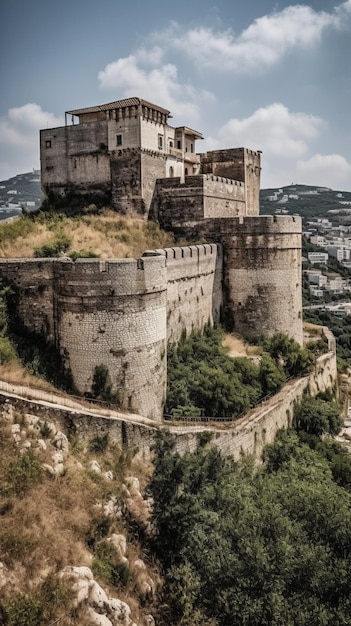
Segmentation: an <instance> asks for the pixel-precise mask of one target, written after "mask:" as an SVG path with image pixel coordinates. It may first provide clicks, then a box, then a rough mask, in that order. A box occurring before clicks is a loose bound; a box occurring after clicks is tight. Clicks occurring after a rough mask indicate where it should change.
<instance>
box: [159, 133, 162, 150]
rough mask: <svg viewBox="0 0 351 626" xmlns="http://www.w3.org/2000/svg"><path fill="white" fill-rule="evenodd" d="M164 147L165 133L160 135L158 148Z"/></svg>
mask: <svg viewBox="0 0 351 626" xmlns="http://www.w3.org/2000/svg"><path fill="white" fill-rule="evenodd" d="M162 148H163V135H159V136H158V149H159V150H162Z"/></svg>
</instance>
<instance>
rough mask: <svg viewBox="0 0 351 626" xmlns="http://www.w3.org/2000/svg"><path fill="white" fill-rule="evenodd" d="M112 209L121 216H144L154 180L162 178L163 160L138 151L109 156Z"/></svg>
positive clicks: (152, 154)
mask: <svg viewBox="0 0 351 626" xmlns="http://www.w3.org/2000/svg"><path fill="white" fill-rule="evenodd" d="M110 158H111V188H112V206H113V207H114V209H115V210H117V211H118V212H119V213H122V214H131V215H133V214H139V215H147V214H148V212H149V209H150V204H151V201H152V197H153V193H154V186H155V179H156V178H158V177H162V176H165V172H166V157H165V155H164V154H162V153H157V152H155V151H151V150H141V149H140V148H135V149H126V150H124V149H123V150H118V149H116V150H115V151H114V152H113V153H112V154H111V157H110Z"/></svg>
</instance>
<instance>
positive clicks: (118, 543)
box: [109, 533, 127, 556]
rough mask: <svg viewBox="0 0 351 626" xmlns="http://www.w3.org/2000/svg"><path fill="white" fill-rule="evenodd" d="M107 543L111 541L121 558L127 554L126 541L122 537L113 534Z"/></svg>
mask: <svg viewBox="0 0 351 626" xmlns="http://www.w3.org/2000/svg"><path fill="white" fill-rule="evenodd" d="M109 541H111V543H112V544H113V545H114V546H115V548H117V550H118V551H119V553H120V554H121V555H122V556H125V554H126V552H127V539H126V538H125V536H124V535H121V534H117V533H113V535H111V537H110V538H109Z"/></svg>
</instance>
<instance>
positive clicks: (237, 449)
mask: <svg viewBox="0 0 351 626" xmlns="http://www.w3.org/2000/svg"><path fill="white" fill-rule="evenodd" d="M336 383H337V366H336V354H335V351H331V352H328V353H327V354H324V355H322V356H321V357H319V358H318V359H317V363H316V366H315V369H314V371H313V372H312V373H311V374H310V376H305V377H304V378H301V379H297V380H293V381H289V382H288V383H287V384H286V385H284V387H283V389H282V390H281V391H280V392H279V393H278V394H276V395H275V396H272V397H271V398H270V399H269V400H267V401H265V402H263V403H261V404H260V405H258V406H257V407H256V408H255V409H252V410H251V411H250V412H249V413H247V414H246V415H245V416H244V417H243V418H241V419H240V420H238V421H236V422H235V423H234V424H229V423H226V424H225V425H221V424H215V423H214V422H212V423H211V424H198V425H196V426H194V425H191V424H189V425H178V426H175V425H170V424H168V425H167V424H163V425H162V426H160V427H161V428H162V429H164V430H167V431H170V432H171V433H172V435H173V436H174V437H175V441H176V450H177V451H178V452H179V453H181V454H182V453H184V452H185V451H194V450H195V448H196V446H197V442H198V435H199V434H200V433H201V432H203V431H210V432H212V433H213V439H212V442H213V444H214V445H215V446H217V447H218V448H219V449H220V450H221V452H222V454H224V455H226V456H231V457H233V459H234V460H237V461H238V460H240V458H242V456H243V455H244V454H251V455H252V456H253V457H254V458H255V459H256V460H257V461H260V460H261V455H262V451H263V448H264V446H265V445H266V444H267V443H271V442H273V441H274V438H275V435H276V433H277V431H278V430H279V429H286V428H288V427H290V426H291V425H292V420H293V414H294V407H295V404H296V402H298V401H299V400H300V399H301V398H302V396H303V394H304V393H305V391H306V390H307V389H309V391H310V393H311V394H312V395H315V394H316V393H318V392H319V391H325V390H326V389H335V387H336ZM16 393H17V394H18V393H21V391H20V390H17V388H15V387H14V386H12V385H8V384H4V383H0V411H1V409H2V406H3V405H6V404H8V403H10V404H11V405H13V406H14V407H15V408H16V409H18V410H25V411H28V412H30V413H34V414H36V415H38V416H39V417H41V418H42V419H47V420H48V421H50V420H52V419H54V420H55V421H57V423H58V424H60V425H61V428H62V430H64V431H65V432H66V433H68V434H71V435H73V436H74V437H79V438H80V439H85V440H90V439H91V438H93V437H95V436H97V435H99V436H101V435H102V434H103V433H109V436H110V437H111V440H113V441H116V442H118V443H120V444H121V445H123V446H126V447H128V448H129V449H130V450H131V451H132V452H133V453H134V454H138V455H139V456H140V457H141V458H143V459H144V460H146V459H149V458H150V456H151V447H152V445H153V444H154V441H155V439H154V438H155V434H156V433H157V432H158V430H159V427H158V426H157V425H156V424H155V425H146V424H143V423H141V422H140V418H139V421H138V422H137V421H136V420H135V419H133V415H129V416H128V415H125V416H122V415H120V416H119V417H106V416H105V417H104V416H102V415H100V416H99V415H98V414H96V411H95V412H94V413H95V414H94V413H92V412H89V410H86V411H83V409H81V410H79V408H75V409H69V408H62V409H59V408H58V405H59V399H57V398H54V399H53V401H54V402H55V405H54V406H55V407H56V408H54V407H50V408H49V405H48V401H47V395H48V394H46V393H45V392H40V391H36V394H38V396H42V397H41V400H39V398H38V399H36V400H35V399H32V400H25V399H23V398H20V397H18V396H15V395H14V394H16ZM24 393H25V390H24ZM134 417H135V416H134Z"/></svg>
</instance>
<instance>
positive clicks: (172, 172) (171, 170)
mask: <svg viewBox="0 0 351 626" xmlns="http://www.w3.org/2000/svg"><path fill="white" fill-rule="evenodd" d="M173 176H174V170H173V167H172V165H171V167H170V168H169V177H170V178H173Z"/></svg>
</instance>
